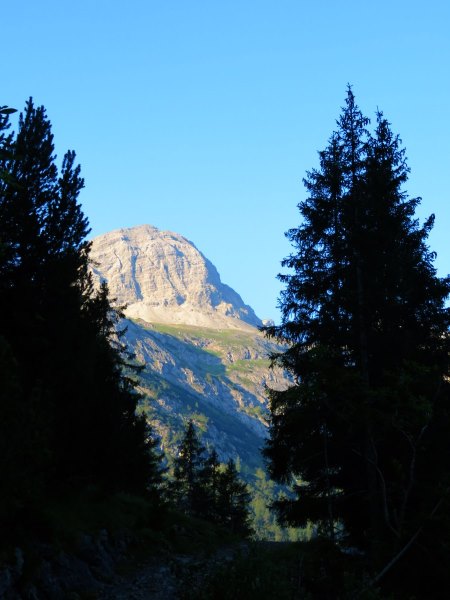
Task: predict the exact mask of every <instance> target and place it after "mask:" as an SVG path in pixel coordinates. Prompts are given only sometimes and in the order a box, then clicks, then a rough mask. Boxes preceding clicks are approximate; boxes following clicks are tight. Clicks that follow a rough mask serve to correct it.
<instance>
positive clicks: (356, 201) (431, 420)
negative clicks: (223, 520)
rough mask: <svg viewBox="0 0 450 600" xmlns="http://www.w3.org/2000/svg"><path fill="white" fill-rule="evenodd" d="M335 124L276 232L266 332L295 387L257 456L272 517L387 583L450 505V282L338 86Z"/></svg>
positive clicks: (396, 161) (275, 395) (274, 415)
mask: <svg viewBox="0 0 450 600" xmlns="http://www.w3.org/2000/svg"><path fill="white" fill-rule="evenodd" d="M337 125H338V127H337V130H336V131H335V132H334V133H333V135H332V136H331V138H330V141H329V144H328V146H327V148H326V149H325V150H324V151H322V152H320V153H319V159H320V167H319V169H314V170H312V171H311V172H309V173H307V176H306V178H305V180H304V183H305V187H306V190H307V192H308V197H307V198H306V199H305V200H304V201H302V202H301V203H300V204H299V210H300V213H301V216H302V223H301V225H299V227H297V228H295V229H291V230H290V231H288V233H287V237H288V238H289V240H290V241H291V242H292V245H293V247H294V252H293V253H292V254H291V255H290V256H289V257H288V258H286V259H285V260H284V261H283V263H282V264H283V266H286V267H289V268H290V269H291V272H290V273H289V274H284V275H280V279H281V281H282V282H283V283H284V284H285V286H286V287H285V290H284V291H283V292H282V294H281V299H280V307H281V310H282V323H281V325H279V326H274V327H268V328H266V332H267V334H268V335H269V336H274V337H276V338H278V339H279V340H282V341H283V342H287V343H288V349H287V350H286V351H285V352H283V353H280V354H279V355H277V356H274V362H275V363H276V364H279V365H281V366H282V367H283V368H285V369H287V370H288V371H289V372H290V373H291V374H292V376H293V378H294V382H295V384H294V385H292V386H291V387H290V388H289V389H288V390H285V391H275V390H272V391H271V392H270V404H271V425H270V440H269V442H268V444H267V446H266V449H265V454H266V456H267V458H268V460H269V469H270V474H271V476H272V477H273V478H274V479H275V480H277V481H279V482H283V483H286V482H287V483H291V482H292V481H294V489H295V492H296V497H295V498H294V499H286V500H284V501H280V502H278V503H277V505H276V507H277V510H278V513H279V516H280V519H281V520H282V521H284V522H285V523H288V524H293V525H300V526H305V525H306V523H307V522H308V521H312V522H315V523H316V524H318V526H319V528H320V529H321V530H322V532H323V533H324V534H326V535H327V536H328V537H329V538H330V539H331V540H334V541H335V542H340V543H344V542H347V543H348V544H350V545H351V546H353V547H355V546H356V547H357V548H359V549H360V550H361V551H362V552H364V553H365V554H366V555H367V556H368V557H369V559H370V565H371V568H372V569H374V570H376V569H382V570H381V572H383V574H384V571H383V565H385V564H386V563H388V564H390V567H389V569H391V568H392V566H393V565H394V564H396V563H397V561H398V560H399V558H400V557H401V556H403V554H402V552H406V551H409V550H410V548H411V546H412V545H413V542H414V540H415V537H414V536H415V534H416V532H417V531H418V530H421V531H423V529H424V528H426V526H428V525H429V520H430V515H431V514H432V513H433V511H434V508H435V506H436V504H437V503H439V502H443V501H444V499H445V498H446V497H447V496H448V476H447V475H446V472H448V458H447V457H448V456H449V454H448V440H449V437H450V436H449V434H450V421H449V414H448V398H449V393H448V392H449V390H448V380H447V378H446V377H447V374H448V367H449V364H448V352H449V337H448V327H449V312H448V309H447V308H446V307H445V299H446V297H447V296H448V294H449V291H450V280H449V279H439V278H438V277H437V276H436V270H435V267H434V265H433V260H434V256H435V255H434V253H432V252H431V251H430V250H429V248H428V246H427V243H426V242H427V237H428V234H429V232H430V229H431V227H432V224H433V216H432V217H430V218H429V219H428V220H427V221H426V222H425V224H424V225H423V226H420V225H419V223H418V221H417V220H416V219H415V217H414V212H415V209H416V207H417V205H418V203H419V201H420V199H410V198H409V197H408V196H407V194H406V193H405V192H404V191H403V188H402V186H403V184H404V183H405V182H406V180H407V175H408V167H407V165H406V159H405V152H404V150H403V149H402V148H401V145H400V144H401V142H400V140H399V138H398V136H395V135H394V134H393V133H392V131H391V129H390V125H389V123H388V122H387V120H386V119H385V118H384V117H383V115H382V113H381V112H378V113H377V122H376V128H375V131H374V133H373V134H371V133H369V132H368V131H367V126H368V119H366V118H365V117H364V116H363V115H362V113H361V111H360V110H359V109H358V107H357V105H356V103H355V98H354V95H353V93H352V90H351V89H350V88H349V89H348V93H347V98H346V105H345V107H344V109H343V111H342V115H341V117H340V119H339V121H338V122H337ZM444 431H445V432H446V433H445V434H444ZM438 438H439V440H440V443H441V444H442V450H441V451H437V448H436V440H437V439H438ZM444 482H447V483H444ZM446 486H447V487H446ZM433 518H436V512H434V513H433ZM421 528H422V529H421ZM411 540H412V541H411ZM391 560H393V562H392V564H391V562H390V561H391Z"/></svg>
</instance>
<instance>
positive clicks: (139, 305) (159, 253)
mask: <svg viewBox="0 0 450 600" xmlns="http://www.w3.org/2000/svg"><path fill="white" fill-rule="evenodd" d="M91 258H92V260H93V265H92V267H93V268H92V270H93V273H94V276H95V278H96V279H97V281H102V280H106V281H107V282H108V285H109V288H110V292H111V297H112V298H115V299H116V302H117V303H118V304H125V305H127V308H126V311H125V312H126V315H127V316H128V317H130V318H139V319H143V320H144V321H147V322H149V323H152V322H157V323H183V324H187V325H196V326H201V327H216V328H237V329H243V328H245V327H246V326H247V325H250V326H253V327H257V326H259V325H261V321H260V320H259V319H258V317H257V316H256V315H255V313H254V312H253V310H252V308H250V306H247V305H245V304H244V302H243V301H242V298H241V297H240V296H239V294H237V293H236V292H235V291H234V290H233V289H231V288H230V287H229V286H227V285H225V284H223V283H222V282H221V280H220V276H219V273H218V272H217V269H216V268H215V267H214V265H213V264H212V263H211V262H210V261H209V260H208V259H207V258H205V256H203V254H202V253H201V252H200V251H199V250H198V249H197V248H196V247H195V245H194V244H193V243H192V242H190V241H188V240H187V239H186V238H184V237H183V236H181V235H179V234H177V233H172V232H170V231H160V230H159V229H157V228H156V227H152V226H151V225H141V226H138V227H131V228H128V229H118V230H116V231H112V232H110V233H106V234H105V235H101V236H99V237H97V238H95V239H94V240H93V242H92V250H91Z"/></svg>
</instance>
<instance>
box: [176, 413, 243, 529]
mask: <svg viewBox="0 0 450 600" xmlns="http://www.w3.org/2000/svg"><path fill="white" fill-rule="evenodd" d="M170 487H171V493H172V497H173V499H174V501H175V503H176V505H177V506H178V508H180V509H181V510H183V511H184V512H186V513H187V514H191V515H196V516H199V517H202V518H205V519H208V520H210V521H212V522H215V523H218V524H220V525H222V526H225V527H226V528H227V529H228V530H229V531H232V532H235V533H239V534H242V535H244V536H248V535H250V533H252V527H251V525H250V501H251V495H250V493H249V491H248V488H247V485H246V484H245V483H244V482H243V481H242V480H241V479H240V477H239V474H238V472H237V469H236V464H235V462H234V461H233V460H232V459H230V460H229V461H228V463H227V464H226V465H222V464H221V463H220V462H219V458H218V455H217V452H216V451H215V450H214V449H213V450H211V451H210V452H208V451H207V450H206V448H205V447H204V446H202V444H201V442H200V440H199V439H198V436H197V432H196V430H195V427H194V424H193V422H192V421H189V422H188V423H187V425H186V429H185V432H184V436H183V439H182V441H181V444H180V445H179V447H178V453H177V456H176V458H175V461H174V469H173V479H172V482H171V486H170Z"/></svg>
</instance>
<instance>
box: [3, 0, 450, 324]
mask: <svg viewBox="0 0 450 600" xmlns="http://www.w3.org/2000/svg"><path fill="white" fill-rule="evenodd" d="M1 18H2V35H1V38H0V49H1V56H2V67H1V74H2V77H1V83H2V85H1V87H0V89H1V94H0V95H1V97H0V104H7V105H9V106H14V107H16V108H22V107H23V105H24V102H25V100H26V99H27V98H28V97H29V96H33V97H34V99H35V102H36V103H37V104H43V105H44V106H45V107H46V108H47V112H48V116H49V118H50V119H51V121H52V124H53V131H54V134H55V143H56V149H57V154H58V156H59V157H60V158H61V157H62V155H63V154H64V152H65V150H66V149H68V148H71V149H74V150H76V152H77V156H78V160H79V162H80V163H81V165H82V171H83V175H84V177H85V179H86V188H85V190H83V192H82V195H81V202H82V205H83V208H84V211H85V213H86V214H87V216H88V217H89V220H90V223H91V227H92V234H93V235H98V234H101V233H104V232H107V231H110V230H112V229H117V228H119V227H128V226H133V225H139V224H142V223H150V224H152V225H155V226H156V227H159V228H160V229H170V230H172V231H176V232H178V233H181V234H182V235H184V236H186V237H187V238H188V239H190V240H192V241H193V242H194V243H195V244H196V245H197V247H198V248H199V249H200V250H201V251H202V252H203V253H204V254H205V255H206V256H207V257H208V258H209V259H210V260H211V261H212V262H213V263H214V264H215V265H216V266H217V268H218V270H219V272H220V274H221V276H222V280H223V281H224V282H225V283H227V284H229V285H231V286H232V287H234V288H235V289H236V291H238V292H239V293H240V294H241V295H242V297H243V299H244V300H245V301H246V302H247V303H249V304H251V305H252V306H253V308H254V309H255V311H256V312H257V314H258V315H259V316H261V317H263V318H264V317H274V318H277V314H278V313H277V310H276V303H277V297H278V294H279V291H280V285H279V283H278V282H277V280H276V274H277V273H278V272H279V270H280V261H281V259H282V258H283V257H284V256H286V255H287V254H288V253H289V252H290V247H289V244H288V242H287V241H286V240H285V238H284V232H285V231H286V230H287V229H289V228H291V227H295V226H297V225H298V224H299V218H300V217H299V213H298V210H297V208H296V205H297V203H298V202H299V201H300V200H301V199H302V198H303V197H304V189H303V186H302V178H303V177H304V174H305V171H306V170H309V169H311V168H312V167H314V166H317V151H318V150H321V149H323V148H324V147H325V145H326V142H327V140H328V138H329V136H330V134H331V132H332V131H333V129H334V127H335V120H336V118H337V117H338V116H339V112H340V107H341V106H342V105H343V103H344V98H345V90H346V85H347V83H348V82H350V83H351V84H352V85H353V89H354V92H355V95H356V99H357V102H358V104H359V106H360V108H361V109H362V110H363V112H364V113H366V114H367V116H369V117H371V116H373V115H374V112H375V110H376V108H377V107H379V108H380V109H382V110H383V111H384V113H385V115H386V117H387V118H388V119H389V120H390V121H391V123H392V127H393V130H394V131H395V132H397V133H399V134H400V136H401V137H402V139H403V142H404V145H405V146H406V149H407V156H408V163H409V166H410V168H411V176H410V180H409V182H408V185H407V186H406V188H407V190H408V191H409V193H410V195H411V196H422V198H423V202H422V206H421V208H420V211H419V213H418V216H419V217H420V218H423V217H424V216H426V215H428V214H429V213H431V212H434V213H435V214H436V226H435V229H434V231H433V233H432V236H431V238H430V246H431V247H432V249H434V250H436V251H437V253H438V259H437V263H436V264H437V266H438V270H439V274H441V275H446V274H447V273H448V272H450V250H449V236H450V205H449V201H448V198H449V184H448V179H447V177H448V174H449V171H450V150H449V139H450V110H449V109H450V75H449V73H450V64H449V63H450V35H449V33H448V31H449V27H450V3H449V2H448V0H430V1H428V2H426V3H425V2H418V1H415V0H409V1H404V0H390V1H387V0H379V1H378V2H364V1H361V0H359V1H356V0H342V1H340V2H337V1H336V0H322V1H317V2H314V3H313V2H311V1H309V2H305V1H303V0H296V1H294V0H286V1H284V0H278V1H276V2H275V1H267V0H258V1H257V0H248V1H247V0H240V1H235V0H227V1H226V2H225V0H220V1H219V0H202V1H200V0H159V1H156V0H145V1H144V0H128V1H127V2H126V3H125V2H119V1H117V0H108V1H107V0H77V2H67V1H65V0H58V1H56V0H39V1H38V2H36V1H35V0H33V1H31V0H23V1H22V2H20V3H13V2H7V3H6V2H5V3H3V5H2V8H1Z"/></svg>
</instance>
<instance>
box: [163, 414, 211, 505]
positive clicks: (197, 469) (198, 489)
mask: <svg viewBox="0 0 450 600" xmlns="http://www.w3.org/2000/svg"><path fill="white" fill-rule="evenodd" d="M205 452H206V449H205V447H204V446H202V444H201V443H200V441H199V439H198V436H197V433H196V431H195V427H194V423H193V422H192V421H188V423H187V425H186V429H185V432H184V436H183V439H182V441H181V444H180V445H179V447H178V454H177V456H176V458H175V462H174V471H173V482H172V486H171V491H172V495H173V497H174V500H175V503H176V504H177V505H178V507H179V508H181V509H182V510H183V511H185V512H186V513H189V514H199V513H201V512H202V508H203V507H204V502H203V496H204V489H203V486H204V484H205V481H204V477H202V471H203V468H204V461H205Z"/></svg>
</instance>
